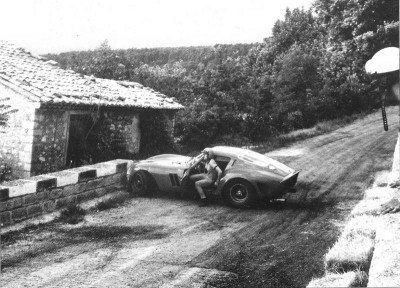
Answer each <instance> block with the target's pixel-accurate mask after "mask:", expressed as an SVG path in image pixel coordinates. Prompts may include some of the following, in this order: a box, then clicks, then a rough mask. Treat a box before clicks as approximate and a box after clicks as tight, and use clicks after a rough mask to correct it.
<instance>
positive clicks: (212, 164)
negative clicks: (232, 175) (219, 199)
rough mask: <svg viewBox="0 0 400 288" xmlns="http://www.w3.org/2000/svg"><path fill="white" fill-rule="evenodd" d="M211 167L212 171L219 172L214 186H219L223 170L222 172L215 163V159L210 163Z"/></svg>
mask: <svg viewBox="0 0 400 288" xmlns="http://www.w3.org/2000/svg"><path fill="white" fill-rule="evenodd" d="M210 166H211V168H212V169H215V171H217V173H218V176H217V180H215V182H214V185H215V186H218V183H219V180H220V178H221V175H222V170H221V168H219V167H218V164H217V162H215V160H214V159H212V160H211V161H210Z"/></svg>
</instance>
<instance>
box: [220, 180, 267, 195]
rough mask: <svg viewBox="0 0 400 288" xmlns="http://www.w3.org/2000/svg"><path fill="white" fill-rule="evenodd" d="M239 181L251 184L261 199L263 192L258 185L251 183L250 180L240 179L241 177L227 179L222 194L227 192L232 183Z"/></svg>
mask: <svg viewBox="0 0 400 288" xmlns="http://www.w3.org/2000/svg"><path fill="white" fill-rule="evenodd" d="M237 180H239V181H245V182H247V183H249V184H250V185H251V186H252V187H253V189H254V191H255V192H256V194H257V195H258V196H259V197H261V196H262V195H261V192H260V189H259V188H258V186H257V184H256V183H254V182H253V181H250V180H248V179H246V178H243V177H240V176H233V177H229V178H228V179H226V180H225V182H224V184H223V186H222V187H221V193H224V192H225V189H226V188H227V187H229V184H230V183H232V182H233V181H237Z"/></svg>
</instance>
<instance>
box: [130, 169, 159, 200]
mask: <svg viewBox="0 0 400 288" xmlns="http://www.w3.org/2000/svg"><path fill="white" fill-rule="evenodd" d="M152 186H153V185H152V179H151V176H150V175H149V174H148V173H146V172H144V171H137V172H135V174H133V177H132V180H131V188H132V192H133V193H134V194H138V195H140V196H146V195H150V194H151V192H152V191H151V190H152V188H154V187H152Z"/></svg>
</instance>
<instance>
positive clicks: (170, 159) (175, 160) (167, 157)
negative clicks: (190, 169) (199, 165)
mask: <svg viewBox="0 0 400 288" xmlns="http://www.w3.org/2000/svg"><path fill="white" fill-rule="evenodd" d="M190 159H191V157H188V156H182V155H177V154H162V155H157V156H153V157H150V158H148V159H146V160H141V161H139V162H137V164H136V165H137V166H141V165H146V166H159V165H160V166H176V167H186V166H187V164H186V163H187V161H189V160H190Z"/></svg>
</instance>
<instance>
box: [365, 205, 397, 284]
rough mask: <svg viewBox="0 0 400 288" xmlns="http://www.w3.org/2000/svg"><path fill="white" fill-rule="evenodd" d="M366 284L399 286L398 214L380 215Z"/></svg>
mask: <svg viewBox="0 0 400 288" xmlns="http://www.w3.org/2000/svg"><path fill="white" fill-rule="evenodd" d="M380 217H381V220H382V222H381V224H380V225H379V226H378V229H377V233H376V239H375V242H376V243H375V249H374V257H373V261H372V265H371V267H370V269H369V281H368V285H370V286H371V287H400V254H399V251H400V235H399V233H398V231H400V215H399V213H397V214H389V215H384V216H380Z"/></svg>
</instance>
